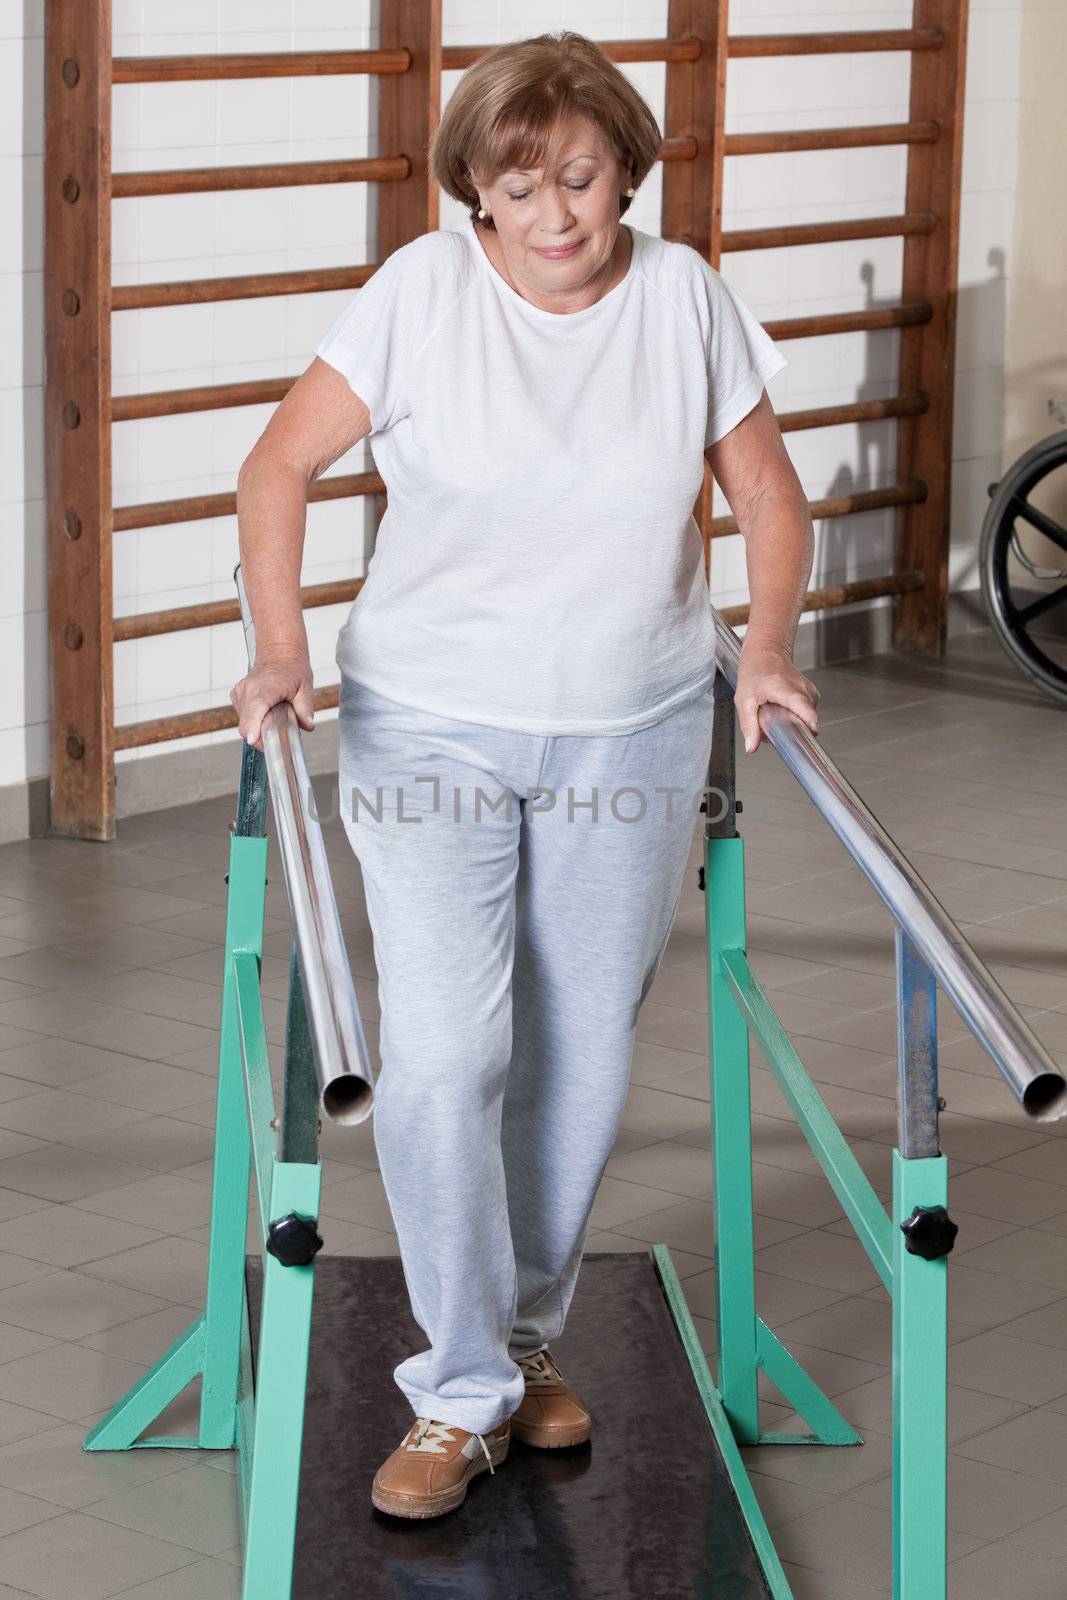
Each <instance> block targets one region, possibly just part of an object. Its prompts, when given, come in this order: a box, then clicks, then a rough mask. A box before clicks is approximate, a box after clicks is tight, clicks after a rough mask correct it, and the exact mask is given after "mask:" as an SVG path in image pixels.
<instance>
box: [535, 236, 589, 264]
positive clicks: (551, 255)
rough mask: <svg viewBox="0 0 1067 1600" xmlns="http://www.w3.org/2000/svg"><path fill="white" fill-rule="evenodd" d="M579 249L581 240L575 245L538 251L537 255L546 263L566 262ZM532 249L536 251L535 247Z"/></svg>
mask: <svg viewBox="0 0 1067 1600" xmlns="http://www.w3.org/2000/svg"><path fill="white" fill-rule="evenodd" d="M581 247H582V240H581V239H579V241H578V243H577V244H569V245H561V246H559V247H557V248H554V249H551V250H538V251H537V254H538V255H539V256H544V258H545V260H546V261H567V260H569V259H570V257H571V256H573V255H574V254H575V252H576V251H577V250H580V249H581ZM534 248H535V249H536V248H537V247H536V246H535V247H534Z"/></svg>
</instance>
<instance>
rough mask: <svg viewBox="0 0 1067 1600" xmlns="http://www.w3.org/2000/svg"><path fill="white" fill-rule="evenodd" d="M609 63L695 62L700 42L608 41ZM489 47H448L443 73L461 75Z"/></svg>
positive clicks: (604, 45)
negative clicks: (458, 73)
mask: <svg viewBox="0 0 1067 1600" xmlns="http://www.w3.org/2000/svg"><path fill="white" fill-rule="evenodd" d="M597 43H598V45H599V47H600V49H601V50H603V52H604V54H605V55H606V56H607V58H608V60H609V61H614V62H616V63H618V62H621V61H667V62H683V61H698V60H699V59H700V56H701V49H702V47H701V42H700V40H699V39H609V40H598V41H597ZM492 48H493V46H492V45H489V44H451V45H445V47H444V49H443V50H442V51H441V70H442V72H462V71H463V69H464V68H465V67H469V66H472V65H473V63H474V62H475V61H477V60H479V59H480V57H482V56H484V55H485V53H486V51H487V50H491V49H492Z"/></svg>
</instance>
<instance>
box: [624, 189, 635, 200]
mask: <svg viewBox="0 0 1067 1600" xmlns="http://www.w3.org/2000/svg"><path fill="white" fill-rule="evenodd" d="M633 193H634V191H633V189H627V191H626V196H627V199H632V197H633Z"/></svg>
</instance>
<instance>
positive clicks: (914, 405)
mask: <svg viewBox="0 0 1067 1600" xmlns="http://www.w3.org/2000/svg"><path fill="white" fill-rule="evenodd" d="M929 409H930V402H929V400H928V399H927V397H926V395H924V394H898V395H890V396H888V397H887V398H886V399H884V400H853V401H849V402H846V403H845V404H842V405H838V406H817V407H814V408H813V409H811V410H809V411H783V412H781V413H780V415H779V417H778V426H779V427H780V428H781V430H782V432H783V433H796V432H798V431H799V430H800V429H802V428H836V427H838V426H839V425H840V424H841V423H843V422H882V421H884V420H885V418H886V417H917V416H919V415H921V413H922V412H924V411H929Z"/></svg>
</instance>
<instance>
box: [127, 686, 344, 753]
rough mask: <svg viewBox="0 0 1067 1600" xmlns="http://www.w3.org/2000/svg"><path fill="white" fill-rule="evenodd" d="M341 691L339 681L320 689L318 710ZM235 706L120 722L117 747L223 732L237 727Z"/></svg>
mask: <svg viewBox="0 0 1067 1600" xmlns="http://www.w3.org/2000/svg"><path fill="white" fill-rule="evenodd" d="M339 699H340V691H339V689H338V686H337V684H335V683H333V684H329V685H327V686H326V687H325V688H322V689H316V690H315V692H314V695H313V703H314V706H315V710H316V711H328V710H329V709H330V707H331V706H335V705H337V703H338V701H339ZM236 726H237V710H236V707H235V706H232V705H230V706H205V707H204V709H203V710H202V711H182V712H178V713H176V714H175V715H174V716H171V717H154V718H153V719H152V720H151V721H150V722H125V723H119V724H117V725H116V728H115V749H116V750H139V749H141V747H142V746H143V745H146V744H163V743H165V742H166V741H167V740H169V739H188V738H189V737H190V736H191V735H192V734H194V733H219V732H221V731H222V730H223V729H224V728H236Z"/></svg>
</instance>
